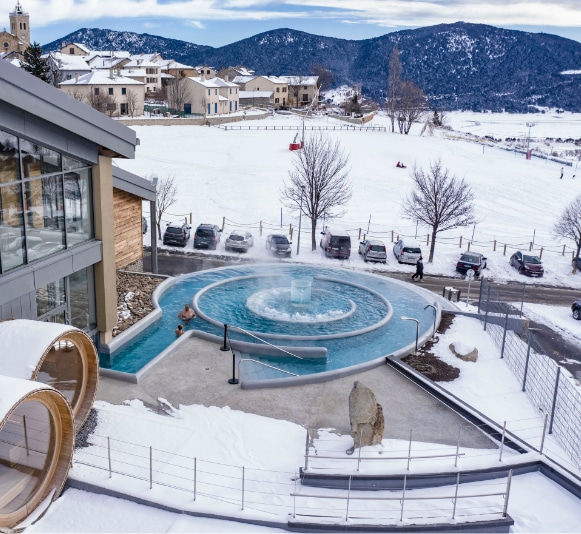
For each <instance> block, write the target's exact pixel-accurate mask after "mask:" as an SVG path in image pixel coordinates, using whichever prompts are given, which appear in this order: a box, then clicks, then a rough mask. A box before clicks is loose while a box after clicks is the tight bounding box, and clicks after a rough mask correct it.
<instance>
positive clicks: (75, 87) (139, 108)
mask: <svg viewBox="0 0 581 534" xmlns="http://www.w3.org/2000/svg"><path fill="white" fill-rule="evenodd" d="M59 87H60V89H61V90H62V91H64V92H65V93H67V94H68V95H70V96H72V97H73V98H76V99H77V100H80V101H81V102H84V103H85V104H88V105H89V106H91V107H93V108H95V109H97V110H99V111H101V112H102V113H106V114H107V115H109V116H110V117H118V116H120V115H130V116H134V115H143V106H144V102H145V84H144V83H142V82H140V81H137V80H134V79H132V78H128V77H126V76H121V75H120V74H118V73H117V72H115V71H114V70H113V69H110V70H108V71H98V70H97V71H91V72H90V73H89V74H85V75H83V76H77V77H75V78H74V79H72V80H66V81H64V82H61V84H60V86H59Z"/></svg>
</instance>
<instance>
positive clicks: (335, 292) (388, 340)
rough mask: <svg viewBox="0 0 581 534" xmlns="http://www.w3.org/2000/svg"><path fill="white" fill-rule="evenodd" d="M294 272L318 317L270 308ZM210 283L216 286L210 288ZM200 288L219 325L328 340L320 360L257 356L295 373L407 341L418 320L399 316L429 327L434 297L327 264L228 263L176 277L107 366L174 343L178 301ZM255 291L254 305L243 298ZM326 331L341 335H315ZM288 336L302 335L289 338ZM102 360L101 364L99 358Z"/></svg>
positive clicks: (147, 356)
mask: <svg viewBox="0 0 581 534" xmlns="http://www.w3.org/2000/svg"><path fill="white" fill-rule="evenodd" d="M297 278H311V279H313V296H314V297H315V300H317V299H322V301H324V303H323V307H322V308H321V310H320V313H318V312H315V314H316V315H317V316H318V320H317V321H316V322H310V320H309V321H307V322H302V321H300V320H299V321H296V320H293V319H292V317H289V316H288V315H289V313H290V314H291V315H292V313H294V311H293V310H296V311H297V312H298V313H301V310H300V309H296V308H295V309H291V310H290V312H288V313H287V311H283V312H282V316H278V315H277V313H276V310H275V313H274V315H271V311H270V310H269V308H271V307H272V306H273V303H275V304H276V302H277V299H284V298H285V297H284V294H285V292H286V289H287V288H290V285H291V281H292V280H293V279H297ZM234 279H241V280H234ZM342 282H344V283H342ZM213 284H216V285H215V286H213V287H211V288H208V286H212V285H213ZM358 286H362V287H358ZM202 290H204V291H202ZM198 292H200V293H201V294H200V295H199V296H198V299H197V300H198V302H197V304H198V305H199V308H200V310H202V311H203V313H204V315H207V316H208V317H209V318H211V319H212V320H213V321H216V322H218V323H219V324H222V323H226V324H228V325H231V326H239V327H241V328H244V329H246V330H250V331H253V332H257V333H259V335H260V333H264V334H268V335H274V336H277V335H280V336H281V337H282V339H278V340H277V339H276V338H275V339H272V338H270V337H269V338H268V340H269V342H271V343H274V344H277V345H285V346H303V347H305V346H306V347H312V346H324V347H326V348H327V351H328V356H327V360H326V361H324V360H323V361H317V360H296V359H288V358H275V357H268V358H265V357H256V359H259V360H261V361H264V362H266V363H269V364H270V365H275V366H276V367H279V368H281V369H284V370H286V371H289V372H292V373H295V374H299V375H304V374H312V373H320V372H324V371H332V370H336V369H341V368H344V367H350V366H353V365H356V364H359V363H364V362H367V361H370V360H374V359H377V358H380V357H382V356H386V355H389V354H391V353H393V352H395V351H396V350H398V349H400V348H402V347H404V346H406V345H408V344H410V343H413V342H414V341H415V336H416V323H415V322H413V321H404V320H401V316H408V317H414V318H416V319H418V320H419V321H420V325H419V330H420V337H421V336H422V335H423V334H424V333H426V332H430V331H431V329H432V328H433V320H434V312H433V310H432V308H428V309H427V310H424V307H425V306H426V304H432V303H433V300H426V298H425V297H424V296H423V295H421V294H420V293H419V292H417V291H416V290H414V288H413V286H410V285H409V284H402V283H401V282H397V281H394V280H391V279H389V278H385V277H380V276H374V275H370V274H366V273H357V272H353V271H348V270H345V269H342V268H340V267H338V268H331V269H329V268H322V267H310V266H294V265H287V264H273V265H245V266H239V267H226V268H222V269H213V270H208V271H200V272H197V273H192V274H190V275H186V276H184V277H180V278H179V279H178V281H177V282H176V284H175V285H174V286H173V287H171V288H170V289H169V290H168V291H167V292H166V293H164V295H163V296H162V297H161V299H160V301H159V305H160V306H161V308H162V310H163V315H162V317H161V319H160V320H159V321H157V322H156V323H155V324H153V325H151V326H149V327H148V328H147V329H146V330H144V331H143V332H142V333H141V334H139V336H138V337H137V338H136V339H135V340H133V341H131V342H129V343H128V344H126V345H125V346H124V347H122V348H121V349H119V350H118V351H116V352H114V353H113V354H112V355H111V358H110V363H111V365H110V368H111V369H114V370H117V371H123V372H128V373H135V372H137V371H138V370H139V369H141V368H142V367H143V366H145V365H146V364H147V363H148V362H149V361H151V360H152V359H153V358H155V357H156V356H157V355H158V354H159V353H160V352H162V351H163V350H164V349H166V348H167V347H168V346H169V345H170V344H171V343H173V342H174V341H175V339H176V337H175V334H174V330H175V328H176V326H177V324H178V323H179V322H180V320H179V319H178V318H177V315H178V313H179V312H180V310H181V309H182V308H183V307H184V304H186V303H189V304H192V302H193V301H194V297H195V295H196V294H197V293H198ZM257 295H258V297H257ZM253 298H254V300H255V302H254V304H252V303H249V302H248V301H249V299H250V300H252V299H253ZM386 300H387V301H388V303H389V304H388V305H386V303H385V301H386ZM353 304H354V306H353ZM317 305H318V304H317ZM390 307H391V310H390V309H389V308H390ZM253 309H254V311H253ZM386 318H388V319H387V320H386ZM382 321H384V323H385V324H382V323H381V322H382ZM385 321H386V322H385ZM377 324H380V326H378V327H374V329H373V330H371V331H368V332H364V333H360V334H355V335H351V332H355V331H358V330H359V329H360V328H361V327H363V328H365V327H366V326H369V325H377ZM184 329H185V330H186V331H187V330H191V329H197V330H201V331H203V332H207V333H211V334H215V335H216V336H222V335H223V327H221V326H217V325H215V324H212V323H211V322H208V321H206V320H204V319H202V318H200V317H198V318H196V319H194V320H192V321H191V322H190V323H189V324H185V325H184ZM329 334H337V335H341V336H344V337H337V338H331V339H329V338H327V337H325V339H315V338H317V337H319V336H328V335H329ZM229 335H230V338H232V339H240V340H243V341H248V342H255V340H253V338H251V337H249V336H247V335H245V334H243V333H239V332H235V331H230V332H229ZM287 336H302V337H305V338H306V339H287ZM309 338H310V339H309ZM102 366H103V367H105V366H106V364H105V363H104V359H103V360H102ZM279 374H280V373H279Z"/></svg>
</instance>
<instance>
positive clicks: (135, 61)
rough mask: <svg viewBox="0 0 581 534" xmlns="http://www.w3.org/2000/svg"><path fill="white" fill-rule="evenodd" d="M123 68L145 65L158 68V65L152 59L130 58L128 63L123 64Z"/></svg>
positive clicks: (142, 67) (143, 66)
mask: <svg viewBox="0 0 581 534" xmlns="http://www.w3.org/2000/svg"><path fill="white" fill-rule="evenodd" d="M123 67H124V68H127V67H139V68H141V69H144V68H146V67H149V68H156V69H159V68H160V66H159V64H158V63H155V62H153V61H149V60H146V59H132V60H131V61H130V62H129V63H126V64H125V65H123Z"/></svg>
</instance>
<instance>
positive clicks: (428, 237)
mask: <svg viewBox="0 0 581 534" xmlns="http://www.w3.org/2000/svg"><path fill="white" fill-rule="evenodd" d="M429 244H430V234H428V235H426V247H427V246H428V245H429Z"/></svg>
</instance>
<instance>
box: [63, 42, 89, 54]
mask: <svg viewBox="0 0 581 534" xmlns="http://www.w3.org/2000/svg"><path fill="white" fill-rule="evenodd" d="M72 44H74V45H75V46H76V47H77V48H80V49H81V50H82V51H83V52H86V53H87V54H90V53H91V51H90V50H89V49H88V48H87V47H86V46H85V45H84V44H81V43H72ZM67 46H69V45H67Z"/></svg>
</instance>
